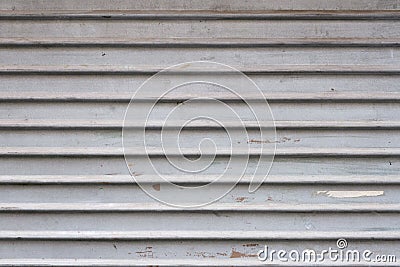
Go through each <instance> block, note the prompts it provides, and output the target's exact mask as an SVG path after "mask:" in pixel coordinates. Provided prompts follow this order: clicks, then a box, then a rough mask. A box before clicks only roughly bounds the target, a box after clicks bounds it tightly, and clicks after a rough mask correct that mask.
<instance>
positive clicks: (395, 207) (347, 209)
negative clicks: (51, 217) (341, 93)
mask: <svg viewBox="0 0 400 267" xmlns="http://www.w3.org/2000/svg"><path fill="white" fill-rule="evenodd" d="M182 205H183V206H186V207H187V206H193V204H192V203H189V204H188V203H183V204H182ZM186 207H171V206H167V205H164V204H160V203H156V202H153V203H0V212H85V213H88V212H177V211H195V212H217V211H225V212H291V213H297V212H300V213H313V212H325V213H330V212H337V213H370V212H378V213H383V212H387V213H399V212H400V203H345V204H337V203H335V204H321V203H315V204H302V203H298V202H296V203H262V204H248V203H218V202H217V203H214V204H210V205H206V206H202V207H196V208H186Z"/></svg>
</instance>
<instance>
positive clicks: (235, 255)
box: [230, 249, 257, 259]
mask: <svg viewBox="0 0 400 267" xmlns="http://www.w3.org/2000/svg"><path fill="white" fill-rule="evenodd" d="M252 257H257V255H255V254H245V253H242V252H239V251H236V250H235V249H232V252H231V256H230V258H231V259H234V258H252Z"/></svg>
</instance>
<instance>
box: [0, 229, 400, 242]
mask: <svg viewBox="0 0 400 267" xmlns="http://www.w3.org/2000/svg"><path fill="white" fill-rule="evenodd" d="M338 236H340V238H346V239H352V240H371V239H373V240H400V231H351V232H346V231H340V232H332V231H155V230H151V231H0V239H2V240H5V239H24V240H250V239H251V240H337V238H338Z"/></svg>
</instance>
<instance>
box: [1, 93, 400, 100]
mask: <svg viewBox="0 0 400 267" xmlns="http://www.w3.org/2000/svg"><path fill="white" fill-rule="evenodd" d="M132 96H133V93H114V94H112V93H109V94H107V93H100V92H95V93H80V92H68V93H52V92H45V91H44V92H29V91H28V92H0V102H11V101H17V102H25V101H26V102H28V101H46V102H52V101H54V102H56V101H65V102H68V101H71V102H74V101H75V102H112V103H115V102H126V103H129V101H130V100H131V98H132ZM194 96H196V95H195V94H192V95H190V94H187V95H185V94H183V95H182V94H179V95H171V96H165V97H163V98H161V99H160V98H159V97H155V96H153V95H151V94H149V95H148V96H145V97H143V98H142V99H135V101H156V100H157V101H158V102H177V101H186V100H190V99H191V98H193V97H194ZM260 96H261V94H260V95H255V94H243V95H241V96H240V97H238V96H235V95H232V94H229V93H215V94H214V95H213V98H214V99H218V100H220V101H226V102H234V101H243V100H245V101H265V100H267V101H276V102H300V101H330V102H332V101H359V102H397V101H400V93H398V92H383V93H375V92H371V93H370V92H368V93H365V92H359V93H357V92H356V93H347V92H346V93H341V92H324V93H290V92H289V93H268V94H264V98H261V97H260Z"/></svg>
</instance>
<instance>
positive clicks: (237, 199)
mask: <svg viewBox="0 0 400 267" xmlns="http://www.w3.org/2000/svg"><path fill="white" fill-rule="evenodd" d="M248 199H249V198H248V197H237V198H235V201H236V202H245V201H246V200H248Z"/></svg>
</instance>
